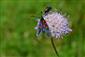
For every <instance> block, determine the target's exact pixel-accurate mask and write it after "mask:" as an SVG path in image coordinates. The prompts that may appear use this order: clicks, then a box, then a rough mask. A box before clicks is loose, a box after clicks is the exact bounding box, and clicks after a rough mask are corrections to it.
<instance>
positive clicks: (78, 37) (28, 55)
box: [0, 0, 85, 57]
mask: <svg viewBox="0 0 85 57" xmlns="http://www.w3.org/2000/svg"><path fill="white" fill-rule="evenodd" d="M47 5H51V6H52V7H53V8H56V9H57V10H61V12H62V13H67V15H69V16H70V18H69V21H70V26H71V28H72V30H73V31H72V33H70V34H69V35H66V36H64V38H63V39H54V42H55V44H56V49H57V50H58V53H59V55H60V57H85V1H84V0H0V57H57V56H56V54H55V51H54V50H53V47H52V45H51V40H50V38H47V37H44V36H41V37H40V38H39V39H38V40H37V37H35V34H36V31H35V30H34V27H35V26H36V24H37V22H36V21H35V19H36V18H37V17H40V15H41V11H43V10H44V8H45V7H46V6H47Z"/></svg>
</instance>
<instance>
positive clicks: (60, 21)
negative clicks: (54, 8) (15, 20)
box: [43, 12, 72, 38]
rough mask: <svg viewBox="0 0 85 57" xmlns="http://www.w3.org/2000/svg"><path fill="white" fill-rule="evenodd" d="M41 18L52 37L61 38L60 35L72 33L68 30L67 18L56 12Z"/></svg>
mask: <svg viewBox="0 0 85 57" xmlns="http://www.w3.org/2000/svg"><path fill="white" fill-rule="evenodd" d="M43 17H44V19H45V20H46V22H47V24H48V27H49V30H50V32H51V36H52V37H56V38H61V37H62V35H64V34H67V33H69V32H71V31H72V29H70V28H69V23H68V20H67V18H65V17H64V16H63V15H61V14H60V13H58V12H51V13H49V14H47V15H45V16H43Z"/></svg>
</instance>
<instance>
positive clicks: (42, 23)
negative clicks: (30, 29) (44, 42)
mask: <svg viewBox="0 0 85 57" xmlns="http://www.w3.org/2000/svg"><path fill="white" fill-rule="evenodd" d="M51 9H52V8H51V7H47V8H46V9H45V11H44V15H47V14H48V12H49V11H50V10H51ZM41 32H43V33H47V35H48V36H49V35H50V30H49V27H48V25H47V23H46V21H45V20H44V18H43V16H41V18H40V20H39V21H38V25H37V34H36V36H38V35H39V34H40V33H41Z"/></svg>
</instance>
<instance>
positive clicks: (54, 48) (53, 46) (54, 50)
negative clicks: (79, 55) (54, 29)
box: [51, 38, 59, 57]
mask: <svg viewBox="0 0 85 57" xmlns="http://www.w3.org/2000/svg"><path fill="white" fill-rule="evenodd" d="M51 43H52V46H53V49H54V51H55V53H56V55H57V56H58V57H59V54H58V52H57V50H56V47H55V44H54V42H53V38H51Z"/></svg>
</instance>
